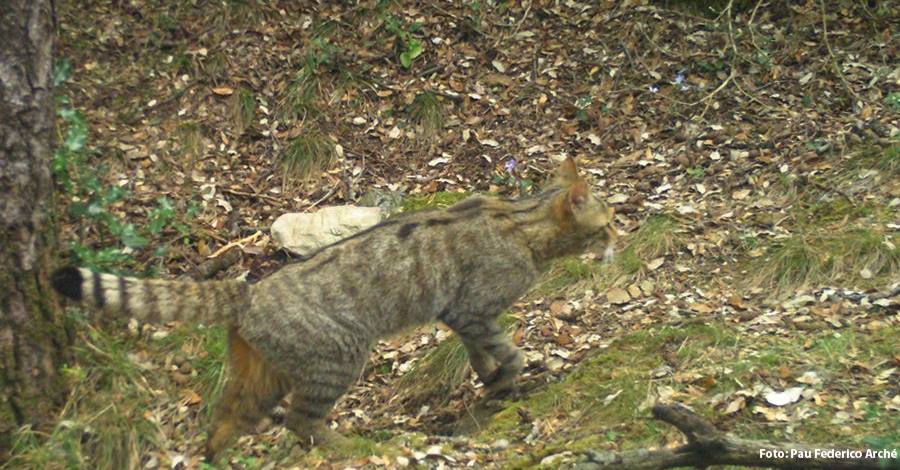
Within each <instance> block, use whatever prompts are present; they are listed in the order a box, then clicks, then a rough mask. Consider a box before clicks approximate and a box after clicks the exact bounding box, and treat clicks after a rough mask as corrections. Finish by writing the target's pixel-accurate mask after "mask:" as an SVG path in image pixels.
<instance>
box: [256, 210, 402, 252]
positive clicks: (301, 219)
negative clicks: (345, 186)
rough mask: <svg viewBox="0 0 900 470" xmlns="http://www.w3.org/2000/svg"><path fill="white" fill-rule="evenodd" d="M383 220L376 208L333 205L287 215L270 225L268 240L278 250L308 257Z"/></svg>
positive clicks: (380, 211) (380, 212)
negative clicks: (282, 249) (270, 238)
mask: <svg viewBox="0 0 900 470" xmlns="http://www.w3.org/2000/svg"><path fill="white" fill-rule="evenodd" d="M383 218H384V216H383V214H382V210H381V209H379V208H377V207H358V206H333V207H325V208H323V209H321V210H319V211H318V212H312V213H288V214H284V215H282V216H280V217H278V218H277V219H276V220H275V222H274V223H272V229H271V231H272V239H274V240H275V243H276V244H277V245H278V247H279V248H284V249H285V250H288V251H290V252H292V253H296V254H298V255H301V256H303V255H309V254H311V253H312V252H314V251H316V250H318V249H319V248H322V247H323V246H326V245H330V244H332V243H334V242H336V241H338V240H341V239H343V238H346V237H348V236H350V235H353V234H355V233H357V232H360V231H362V230H365V229H367V228H369V227H371V226H373V225H375V224H377V223H379V222H381V221H382V219H383Z"/></svg>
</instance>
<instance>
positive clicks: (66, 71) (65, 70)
mask: <svg viewBox="0 0 900 470" xmlns="http://www.w3.org/2000/svg"><path fill="white" fill-rule="evenodd" d="M71 75H72V63H71V62H69V61H68V60H65V59H59V60H57V61H56V62H54V63H53V86H54V87H58V86H60V85H62V84H63V83H66V80H68V79H69V76H71Z"/></svg>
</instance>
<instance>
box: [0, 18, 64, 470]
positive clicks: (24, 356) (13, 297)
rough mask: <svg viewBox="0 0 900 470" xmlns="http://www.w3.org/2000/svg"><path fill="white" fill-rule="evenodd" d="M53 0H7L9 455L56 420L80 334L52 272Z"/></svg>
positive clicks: (3, 334)
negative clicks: (17, 438)
mask: <svg viewBox="0 0 900 470" xmlns="http://www.w3.org/2000/svg"><path fill="white" fill-rule="evenodd" d="M55 34H56V31H55V11H54V4H53V0H3V1H0V388H2V392H0V464H2V463H3V462H4V461H6V460H7V459H8V458H9V450H10V443H11V439H12V437H13V434H14V432H15V430H16V429H17V428H19V427H21V426H31V427H33V428H35V429H39V430H47V429H49V428H50V427H52V425H53V422H54V419H53V418H54V415H55V412H56V410H57V409H58V406H59V405H60V404H61V403H62V402H63V400H64V398H65V396H66V387H65V381H64V380H63V377H62V376H61V374H60V367H61V366H62V365H63V364H65V363H67V362H68V359H69V357H68V354H69V350H70V348H69V346H70V344H71V340H72V335H71V330H70V328H69V326H68V325H67V322H66V321H65V318H64V316H63V313H62V310H61V309H60V307H59V302H58V300H57V297H56V294H55V293H54V292H53V290H52V289H51V287H50V282H49V279H48V276H49V272H50V261H51V259H52V254H53V251H54V249H55V246H56V239H55V224H54V220H53V211H52V207H53V204H52V180H51V176H50V158H51V152H52V148H53V142H54V135H55V132H54V129H55V111H54V101H53V99H54V95H53V54H54V45H55Z"/></svg>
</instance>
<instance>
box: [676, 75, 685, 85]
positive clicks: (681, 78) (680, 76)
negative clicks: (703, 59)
mask: <svg viewBox="0 0 900 470" xmlns="http://www.w3.org/2000/svg"><path fill="white" fill-rule="evenodd" d="M675 83H684V72H678V75H677V76H676V77H675Z"/></svg>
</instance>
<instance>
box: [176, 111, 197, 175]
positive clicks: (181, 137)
mask: <svg viewBox="0 0 900 470" xmlns="http://www.w3.org/2000/svg"><path fill="white" fill-rule="evenodd" d="M175 135H176V137H177V139H178V146H179V148H180V150H181V154H182V156H184V157H185V159H186V160H187V162H188V166H193V163H194V161H195V160H196V159H197V158H198V157H200V156H202V155H203V128H202V127H201V126H200V123H198V122H196V121H185V122H182V123H180V124H178V127H176V128H175Z"/></svg>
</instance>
